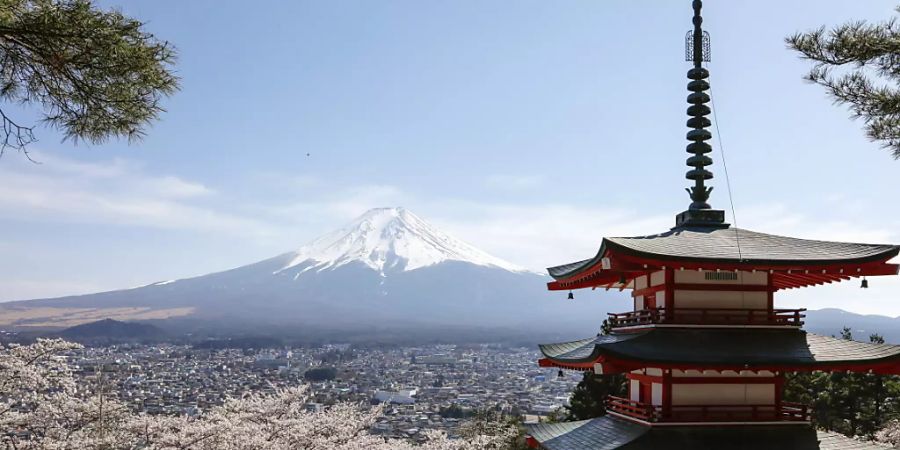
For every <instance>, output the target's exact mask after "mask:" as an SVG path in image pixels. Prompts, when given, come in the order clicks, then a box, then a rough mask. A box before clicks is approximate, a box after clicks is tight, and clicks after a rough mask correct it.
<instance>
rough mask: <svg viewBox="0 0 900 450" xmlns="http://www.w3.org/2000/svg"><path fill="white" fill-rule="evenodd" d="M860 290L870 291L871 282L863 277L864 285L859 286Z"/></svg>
mask: <svg viewBox="0 0 900 450" xmlns="http://www.w3.org/2000/svg"><path fill="white" fill-rule="evenodd" d="M859 287H860V289H868V288H869V280H867V279H866V277H863V279H862V283H861V284H860V285H859Z"/></svg>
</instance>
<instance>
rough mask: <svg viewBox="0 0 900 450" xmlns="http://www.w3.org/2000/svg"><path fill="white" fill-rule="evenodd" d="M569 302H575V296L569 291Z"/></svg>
mask: <svg viewBox="0 0 900 450" xmlns="http://www.w3.org/2000/svg"><path fill="white" fill-rule="evenodd" d="M569 300H575V294H573V293H572V291H569Z"/></svg>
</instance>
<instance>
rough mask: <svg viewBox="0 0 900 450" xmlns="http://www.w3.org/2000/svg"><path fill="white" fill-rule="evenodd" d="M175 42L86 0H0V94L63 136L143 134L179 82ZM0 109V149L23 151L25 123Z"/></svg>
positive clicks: (28, 137) (29, 133) (28, 131)
mask: <svg viewBox="0 0 900 450" xmlns="http://www.w3.org/2000/svg"><path fill="white" fill-rule="evenodd" d="M174 61H175V50H174V48H173V47H172V46H171V45H170V44H169V43H168V42H165V41H160V40H158V39H157V38H156V37H154V36H153V35H152V34H150V33H148V32H147V31H146V30H145V28H144V24H142V23H141V22H139V21H137V20H135V19H132V18H129V17H126V16H125V15H123V14H122V13H120V12H118V11H105V10H102V9H100V8H98V7H97V6H95V5H94V4H93V3H92V1H91V0H0V101H2V102H3V103H6V104H13V103H22V104H32V105H35V106H38V107H40V108H41V110H42V111H41V117H42V120H43V122H45V123H46V124H47V125H49V126H51V127H53V128H56V129H59V130H60V131H61V132H62V133H63V135H64V138H65V139H72V140H75V141H78V140H86V141H88V142H91V143H99V142H103V141H105V140H106V139H108V138H110V137H126V138H128V139H129V140H133V139H136V138H140V137H141V136H143V134H144V132H145V129H146V127H147V126H148V125H149V124H150V123H151V122H152V121H153V120H155V119H157V118H158V116H159V114H160V113H161V112H162V111H163V108H162V106H161V104H160V102H161V100H162V98H164V97H166V96H168V95H171V94H172V93H174V92H175V91H176V90H177V89H178V78H177V77H176V76H175V75H174V73H173V70H172V69H173V64H174ZM8 111H9V110H8V109H7V110H3V109H0V119H2V128H3V129H2V134H0V154H2V152H3V151H5V150H6V149H8V148H12V149H17V150H20V151H25V152H26V154H27V149H26V147H27V145H28V144H30V143H32V142H34V140H35V136H34V133H33V126H32V125H31V124H22V123H19V122H17V121H15V120H14V119H13V118H12V117H10V115H9V114H8Z"/></svg>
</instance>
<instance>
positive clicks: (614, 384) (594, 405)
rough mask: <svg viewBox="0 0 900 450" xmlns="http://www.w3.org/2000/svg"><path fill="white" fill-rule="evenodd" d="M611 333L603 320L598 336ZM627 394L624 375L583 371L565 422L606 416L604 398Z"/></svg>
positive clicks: (609, 326)
mask: <svg viewBox="0 0 900 450" xmlns="http://www.w3.org/2000/svg"><path fill="white" fill-rule="evenodd" d="M611 332H612V326H611V325H610V323H609V321H608V320H606V319H604V320H603V325H602V326H601V328H600V333H599V335H607V334H609V333H611ZM627 392H628V380H626V379H625V376H624V375H597V374H595V373H594V372H593V371H585V372H584V376H583V378H582V379H581V381H579V382H578V385H576V386H575V389H574V390H573V391H572V396H571V397H569V406H566V413H567V414H566V420H584V419H591V418H594V417H600V416H603V415H605V414H606V398H607V397H608V396H610V395H612V396H624V395H625V394H626V393H627Z"/></svg>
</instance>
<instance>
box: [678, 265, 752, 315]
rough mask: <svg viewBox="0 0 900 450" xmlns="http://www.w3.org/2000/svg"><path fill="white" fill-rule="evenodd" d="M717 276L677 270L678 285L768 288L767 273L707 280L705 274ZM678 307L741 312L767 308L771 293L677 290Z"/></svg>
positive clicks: (739, 274)
mask: <svg viewBox="0 0 900 450" xmlns="http://www.w3.org/2000/svg"><path fill="white" fill-rule="evenodd" d="M707 273H710V274H714V273H717V272H715V271H706V270H705V271H698V270H675V271H674V275H675V280H674V281H675V283H676V284H679V283H681V284H695V285H711V286H712V285H715V286H723V285H724V286H728V285H735V287H736V288H737V286H738V285H754V286H766V285H767V284H768V273H766V272H747V271H741V272H737V279H735V280H707V279H706V274H707ZM673 303H674V306H675V308H676V309H677V308H738V309H766V308H768V305H769V294H768V293H767V292H764V291H741V290H734V291H729V290H709V291H706V290H686V289H675V291H674V302H673Z"/></svg>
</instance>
